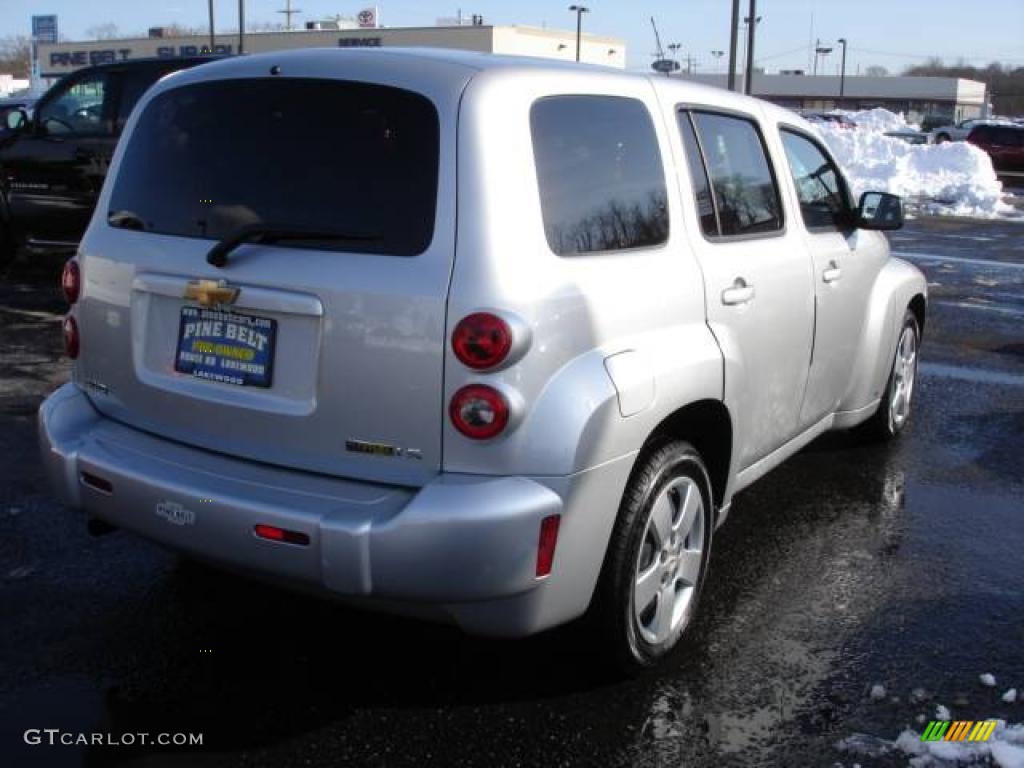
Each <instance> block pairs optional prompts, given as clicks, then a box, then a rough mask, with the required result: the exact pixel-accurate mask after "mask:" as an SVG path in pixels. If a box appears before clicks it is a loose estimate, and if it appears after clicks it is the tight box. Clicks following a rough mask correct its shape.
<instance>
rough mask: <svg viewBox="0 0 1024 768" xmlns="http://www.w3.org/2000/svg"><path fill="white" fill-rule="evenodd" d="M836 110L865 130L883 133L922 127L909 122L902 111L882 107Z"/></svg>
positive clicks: (913, 129) (914, 129)
mask: <svg viewBox="0 0 1024 768" xmlns="http://www.w3.org/2000/svg"><path fill="white" fill-rule="evenodd" d="M835 112H836V114H839V115H842V116H843V117H845V118H846V119H847V120H849V121H850V122H851V123H854V124H855V125H856V126H857V127H858V128H861V129H863V130H865V131H876V132H879V133H881V132H884V131H916V130H918V129H919V128H920V126H919V125H917V123H908V122H907V120H906V118H905V117H904V116H903V113H902V112H900V113H899V114H895V113H893V112H890V111H889V110H888V109H882V108H880V107H876V108H875V109H864V110H861V111H860V112H847V111H846V110H841V109H839V110H835Z"/></svg>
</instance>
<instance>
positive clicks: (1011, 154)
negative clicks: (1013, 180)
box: [967, 125, 1024, 173]
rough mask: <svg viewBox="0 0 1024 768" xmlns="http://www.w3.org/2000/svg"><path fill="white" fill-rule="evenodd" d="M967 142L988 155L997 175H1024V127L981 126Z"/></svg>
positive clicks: (973, 131) (968, 137)
mask: <svg viewBox="0 0 1024 768" xmlns="http://www.w3.org/2000/svg"><path fill="white" fill-rule="evenodd" d="M967 141H969V142H970V143H971V144H973V145H974V146H976V147H980V148H981V149H983V150H985V151H986V152H987V153H988V156H989V157H991V158H992V167H994V168H995V169H996V173H1008V172H1009V173H1024V126H1016V125H979V126H977V127H975V128H972V129H971V132H970V133H969V134H968V135H967Z"/></svg>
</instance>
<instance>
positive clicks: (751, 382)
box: [678, 107, 814, 470]
mask: <svg viewBox="0 0 1024 768" xmlns="http://www.w3.org/2000/svg"><path fill="white" fill-rule="evenodd" d="M678 120H679V128H680V131H681V133H682V138H683V145H684V150H685V152H686V155H687V161H688V165H689V168H690V176H691V179H692V182H693V184H694V194H695V197H696V204H697V209H698V215H699V219H700V232H699V233H697V232H695V233H694V235H693V237H692V240H693V244H694V247H695V250H696V252H697V255H698V258H699V260H700V265H701V269H702V270H703V273H704V285H705V295H706V297H707V299H706V300H707V316H708V324H709V325H710V327H711V330H712V331H713V332H714V334H715V337H716V338H717V339H718V343H719V345H720V346H721V347H722V351H723V353H724V355H725V359H726V371H725V389H726V401H727V404H728V405H729V409H730V411H731V412H732V413H733V414H734V419H735V435H736V437H735V441H736V446H737V449H738V453H739V461H740V469H741V470H742V469H745V468H747V467H749V466H750V465H751V464H753V463H755V462H756V461H758V460H759V459H761V458H763V457H765V456H766V455H767V454H769V453H770V452H771V451H772V450H774V449H775V448H778V447H779V446H781V445H782V444H783V443H784V442H786V441H787V440H788V439H789V438H791V437H794V436H795V435H796V434H797V432H798V431H799V430H800V427H801V424H800V419H799V413H800V402H801V400H802V398H803V392H804V385H805V384H806V381H807V368H808V363H809V361H810V356H811V341H812V334H813V324H814V289H813V286H812V283H811V263H810V259H809V257H808V254H807V250H806V248H805V247H804V244H803V242H802V241H801V240H800V238H799V236H798V235H797V233H795V232H794V231H793V230H792V229H791V228H787V225H786V221H785V217H784V214H783V207H782V198H781V195H780V191H779V185H778V182H777V171H776V169H775V168H773V165H772V163H771V161H770V159H769V155H768V152H767V148H766V146H765V143H764V138H763V135H762V131H761V127H760V125H759V123H758V121H757V120H756V119H755V118H754V117H753V116H752V115H746V114H739V113H735V112H728V113H726V112H716V111H713V110H710V109H705V108H703V107H701V108H693V109H688V110H681V111H679V113H678Z"/></svg>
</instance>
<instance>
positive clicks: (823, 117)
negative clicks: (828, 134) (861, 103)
mask: <svg viewBox="0 0 1024 768" xmlns="http://www.w3.org/2000/svg"><path fill="white" fill-rule="evenodd" d="M803 116H804V119H805V120H807V121H808V122H811V123H830V124H832V125H835V126H838V127H840V128H856V127H857V124H856V123H855V122H853V121H852V120H850V118H848V117H846V115H842V114H839V113H837V112H804V113H803Z"/></svg>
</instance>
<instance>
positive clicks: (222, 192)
mask: <svg viewBox="0 0 1024 768" xmlns="http://www.w3.org/2000/svg"><path fill="white" fill-rule="evenodd" d="M128 142H129V143H128V146H127V147H126V149H125V154H124V159H123V160H122V162H121V166H120V172H119V173H118V176H117V180H116V183H115V184H114V188H113V192H112V193H111V198H110V211H109V212H108V216H109V219H108V220H109V221H110V223H111V224H112V225H115V226H123V227H130V228H132V229H141V230H144V231H147V232H158V233H162V234H169V235H184V236H187V237H201V238H209V239H221V238H224V237H226V236H228V235H231V234H232V233H234V232H236V231H238V230H239V229H240V228H242V227H245V226H251V225H262V226H267V227H270V228H274V229H282V230H302V231H306V232H316V233H328V234H332V233H344V234H346V235H354V236H358V237H359V238H360V239H359V240H353V241H344V240H336V239H331V240H321V241H311V242H307V243H305V245H306V246H307V247H316V248H332V249H336V250H355V251H361V252H370V253H383V254H389V255H398V256H412V255H415V254H418V253H421V252H422V251H424V250H425V249H426V248H427V246H428V245H429V244H430V241H431V239H432V237H433V230H434V211H435V206H436V202H437V178H438V142H439V124H438V116H437V110H436V109H435V108H434V106H433V104H432V103H431V102H430V101H429V100H427V99H426V98H425V97H423V96H421V95H419V94H416V93H412V92H411V91H406V90H402V89H398V88H391V87H387V86H381V85H369V84H365V83H352V82H346V81H337V80H315V79H277V78H274V79H253V80H223V81H212V82H206V83H198V84H195V85H187V86H183V87H181V88H175V89H173V90H169V91H165V92H164V93H162V94H160V95H159V96H157V97H156V98H154V99H153V100H152V101H151V102H150V103H149V104H147V105H146V108H145V110H144V112H143V113H142V115H141V116H140V118H139V121H138V123H137V124H136V127H135V130H134V131H132V134H131V136H130V138H129V140H128ZM291 244H292V241H289V245H291ZM294 245H295V247H303V243H302V242H294Z"/></svg>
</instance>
